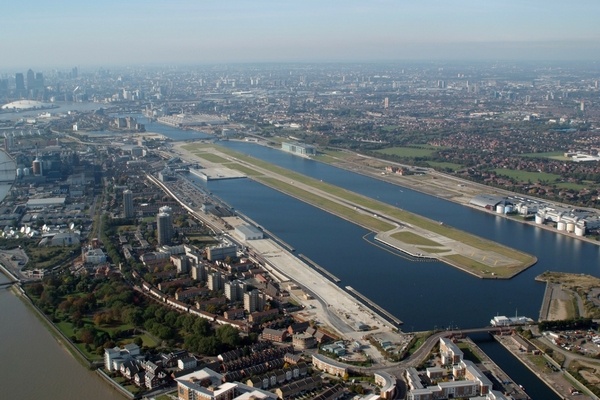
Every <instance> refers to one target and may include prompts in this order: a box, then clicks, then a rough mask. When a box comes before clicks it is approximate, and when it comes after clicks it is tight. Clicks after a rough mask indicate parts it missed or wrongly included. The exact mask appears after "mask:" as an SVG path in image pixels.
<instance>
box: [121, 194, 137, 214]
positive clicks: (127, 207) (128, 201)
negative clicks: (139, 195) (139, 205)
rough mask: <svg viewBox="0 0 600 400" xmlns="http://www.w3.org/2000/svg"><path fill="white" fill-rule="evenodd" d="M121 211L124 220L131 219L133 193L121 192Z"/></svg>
mask: <svg viewBox="0 0 600 400" xmlns="http://www.w3.org/2000/svg"><path fill="white" fill-rule="evenodd" d="M123 209H124V210H123V211H124V214H125V218H133V216H134V210H133V193H132V192H131V190H129V189H126V190H123Z"/></svg>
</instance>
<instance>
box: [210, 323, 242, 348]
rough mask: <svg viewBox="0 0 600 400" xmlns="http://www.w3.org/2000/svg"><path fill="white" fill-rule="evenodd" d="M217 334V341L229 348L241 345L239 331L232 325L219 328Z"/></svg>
mask: <svg viewBox="0 0 600 400" xmlns="http://www.w3.org/2000/svg"><path fill="white" fill-rule="evenodd" d="M215 334H216V337H217V339H218V340H219V341H220V342H221V343H222V344H223V345H225V346H227V347H230V348H233V347H237V345H238V344H239V343H240V334H239V331H238V330H237V329H235V328H234V327H233V326H231V325H221V326H219V327H218V328H217V330H216V332H215Z"/></svg>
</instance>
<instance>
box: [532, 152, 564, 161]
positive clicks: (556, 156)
mask: <svg viewBox="0 0 600 400" xmlns="http://www.w3.org/2000/svg"><path fill="white" fill-rule="evenodd" d="M521 157H526V158H548V159H551V160H558V161H569V160H570V158H569V157H565V153H564V152H562V151H549V152H546V153H526V154H521Z"/></svg>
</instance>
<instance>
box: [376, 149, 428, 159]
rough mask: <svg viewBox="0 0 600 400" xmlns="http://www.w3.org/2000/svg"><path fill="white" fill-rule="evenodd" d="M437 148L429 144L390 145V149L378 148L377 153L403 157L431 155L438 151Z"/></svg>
mask: <svg viewBox="0 0 600 400" xmlns="http://www.w3.org/2000/svg"><path fill="white" fill-rule="evenodd" d="M436 149H437V148H431V147H429V146H419V147H410V146H407V147H390V148H388V149H381V150H377V153H381V154H386V155H390V156H396V157H402V158H415V157H430V156H431V155H432V154H433V153H434V152H435V151H436Z"/></svg>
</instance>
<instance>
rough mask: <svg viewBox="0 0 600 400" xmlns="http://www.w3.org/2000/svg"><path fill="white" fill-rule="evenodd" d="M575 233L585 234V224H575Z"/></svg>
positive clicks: (577, 234)
mask: <svg viewBox="0 0 600 400" xmlns="http://www.w3.org/2000/svg"><path fill="white" fill-rule="evenodd" d="M575 235H576V236H584V235H585V225H575Z"/></svg>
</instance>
